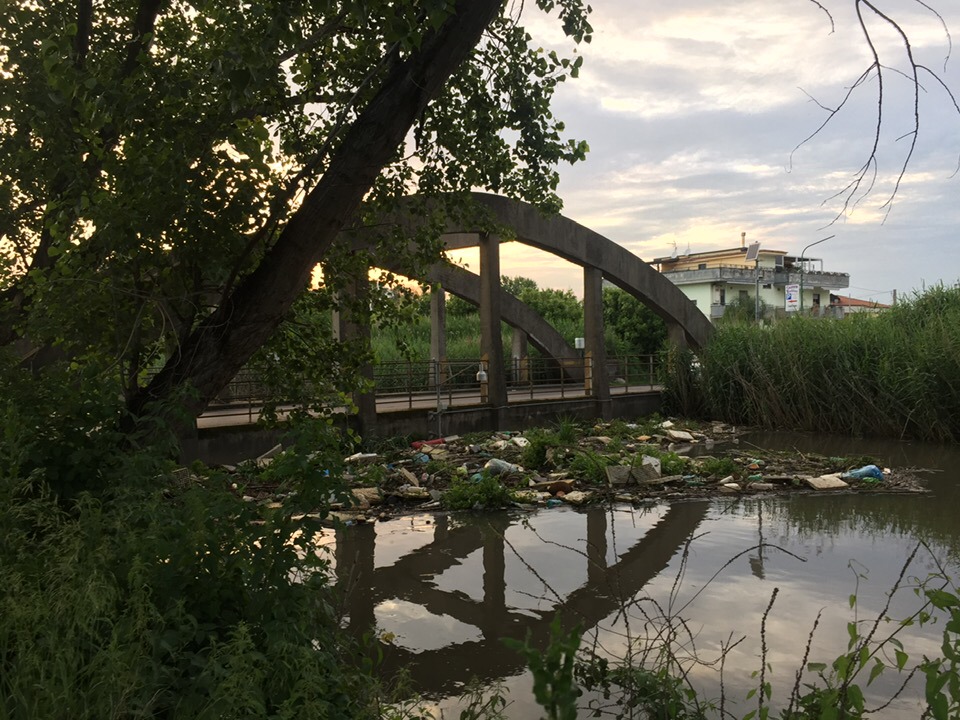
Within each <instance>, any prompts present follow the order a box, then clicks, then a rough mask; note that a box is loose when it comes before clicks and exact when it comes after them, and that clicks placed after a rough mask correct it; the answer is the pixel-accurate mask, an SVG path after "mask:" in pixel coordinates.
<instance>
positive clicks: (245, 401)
mask: <svg viewBox="0 0 960 720" xmlns="http://www.w3.org/2000/svg"><path fill="white" fill-rule="evenodd" d="M589 363H590V360H589V359H588V358H585V357H582V358H573V359H562V360H557V359H554V358H541V357H536V358H530V357H528V358H513V359H512V361H510V362H508V363H507V365H506V368H505V369H506V374H507V377H506V384H507V392H508V401H510V402H523V401H532V400H537V399H552V398H559V399H565V398H570V397H585V396H587V395H588V392H587V389H586V385H585V382H584V380H579V379H574V378H575V377H576V376H578V375H579V376H581V377H590V373H589V372H587V371H588V369H589ZM480 365H481V360H480V359H479V358H476V359H473V358H470V359H462V360H427V361H415V360H414V361H404V360H399V361H390V362H384V363H378V364H376V365H374V368H373V382H374V392H375V393H376V396H377V402H378V405H379V406H380V407H381V408H382V409H383V410H386V411H388V412H389V411H395V410H412V409H415V408H421V409H424V408H426V409H431V410H434V411H437V410H439V411H441V412H442V411H443V410H445V409H447V408H449V407H450V406H452V405H454V404H457V405H470V404H481V403H482V398H483V396H484V394H485V392H484V391H485V388H483V386H482V383H481V382H480V380H478V379H477V373H478V371H479V370H480ZM484 368H485V370H486V371H489V368H488V367H486V363H484ZM658 373H659V358H658V357H657V356H656V355H622V356H608V358H607V375H608V377H609V378H610V385H611V388H620V390H619V391H620V392H637V391H642V390H650V389H653V388H654V387H655V386H656V384H657V377H658ZM271 399H272V398H270V397H269V393H268V392H267V389H266V387H265V385H264V384H263V383H262V382H261V381H260V380H259V379H258V377H257V376H256V375H255V374H254V373H252V372H250V371H241V372H240V373H238V374H237V376H236V377H235V378H234V380H233V381H231V382H230V383H229V384H228V385H227V386H226V387H225V388H224V389H223V391H222V392H221V393H220V394H219V395H218V396H217V399H216V400H215V401H214V402H212V403H211V404H210V406H209V407H208V408H207V410H206V412H204V416H205V417H208V418H212V417H225V416H233V417H236V416H245V417H246V419H247V421H248V422H250V423H251V424H252V423H254V422H255V421H256V420H257V418H258V417H259V414H260V409H261V408H262V407H263V405H264V404H265V403H266V402H267V401H268V400H271ZM294 404H295V403H294V402H293V401H292V400H291V401H290V402H289V403H279V405H280V406H283V405H290V406H293V405H294Z"/></svg>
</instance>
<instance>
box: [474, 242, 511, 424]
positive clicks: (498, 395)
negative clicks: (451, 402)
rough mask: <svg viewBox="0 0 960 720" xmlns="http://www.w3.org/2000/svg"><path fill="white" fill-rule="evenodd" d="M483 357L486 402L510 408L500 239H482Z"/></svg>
mask: <svg viewBox="0 0 960 720" xmlns="http://www.w3.org/2000/svg"><path fill="white" fill-rule="evenodd" d="M480 356H481V357H482V358H483V359H484V362H485V365H486V371H487V384H486V388H487V392H486V399H485V402H487V403H489V404H490V405H493V406H494V407H502V406H504V405H506V404H507V382H506V373H505V372H504V367H503V339H502V338H501V337H500V238H499V237H497V236H496V235H490V234H488V233H483V234H481V235H480Z"/></svg>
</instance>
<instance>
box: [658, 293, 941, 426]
mask: <svg viewBox="0 0 960 720" xmlns="http://www.w3.org/2000/svg"><path fill="white" fill-rule="evenodd" d="M669 367H670V371H669V377H668V379H667V384H668V387H669V400H670V401H671V402H672V403H673V406H674V409H675V410H676V411H678V412H683V413H688V414H689V413H696V414H700V415H708V416H710V417H716V418H722V419H725V420H727V421H730V422H736V423H740V424H749V425H757V426H761V427H770V428H793V429H803V430H817V431H825V432H837V433H843V434H848V435H874V436H878V435H879V436H888V437H897V438H914V439H924V440H937V441H956V440H958V439H960V287H949V288H948V287H943V286H937V287H934V288H932V289H930V290H928V291H927V292H925V293H923V294H922V295H918V296H916V297H914V298H913V299H911V300H909V301H906V302H904V303H901V304H900V305H898V306H896V307H894V308H892V309H890V310H888V311H885V312H883V313H881V314H879V315H875V316H871V315H857V316H853V317H847V318H845V319H843V320H824V319H814V318H806V317H796V318H790V319H789V320H786V321H782V322H779V323H777V324H775V325H772V326H757V325H752V324H746V323H733V324H726V325H721V326H719V327H718V328H717V332H716V334H715V336H714V339H713V340H712V341H711V343H710V345H709V347H708V348H706V349H705V350H704V351H703V352H701V353H700V355H699V357H698V358H697V362H693V363H691V362H690V359H689V358H684V357H682V356H681V355H680V354H676V353H675V354H674V356H673V357H672V359H671V362H670V364H669Z"/></svg>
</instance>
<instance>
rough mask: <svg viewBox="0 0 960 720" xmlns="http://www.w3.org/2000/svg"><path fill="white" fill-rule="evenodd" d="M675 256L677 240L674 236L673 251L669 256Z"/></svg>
mask: <svg viewBox="0 0 960 720" xmlns="http://www.w3.org/2000/svg"><path fill="white" fill-rule="evenodd" d="M676 256H677V241H676V238H674V240H673V253H672V254H671V255H670V257H672V258H675V257H676Z"/></svg>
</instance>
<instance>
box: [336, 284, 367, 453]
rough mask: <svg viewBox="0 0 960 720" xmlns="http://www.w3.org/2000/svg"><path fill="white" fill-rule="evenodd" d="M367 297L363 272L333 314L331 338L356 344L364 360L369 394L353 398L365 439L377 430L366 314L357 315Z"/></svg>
mask: <svg viewBox="0 0 960 720" xmlns="http://www.w3.org/2000/svg"><path fill="white" fill-rule="evenodd" d="M369 295H370V281H369V279H368V278H367V270H366V268H364V269H363V270H362V271H360V272H358V273H357V274H356V275H355V276H354V277H353V278H352V279H351V280H350V281H349V282H348V283H347V286H346V288H345V289H344V298H343V299H344V303H343V304H342V305H341V306H340V307H339V308H338V309H337V310H334V314H333V336H334V338H335V339H336V340H339V341H340V342H358V343H359V344H360V346H361V347H362V348H363V352H364V353H365V355H366V356H367V359H366V360H365V361H364V362H363V364H362V365H361V366H360V377H362V378H363V379H364V380H366V381H367V382H368V383H369V385H370V391H369V392H356V393H354V394H353V402H354V404H355V405H356V406H357V416H358V417H357V419H358V424H359V426H360V427H359V429H360V435H361V437H364V438H368V437H372V436H373V435H375V434H376V429H377V396H376V392H375V391H374V389H373V361H372V359H371V358H370V321H369V318H368V317H366V313H362V312H358V309H359V308H360V307H362V306H363V304H364V303H369Z"/></svg>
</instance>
